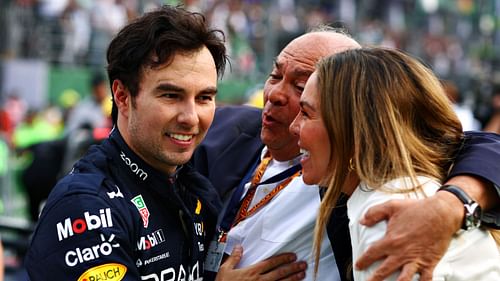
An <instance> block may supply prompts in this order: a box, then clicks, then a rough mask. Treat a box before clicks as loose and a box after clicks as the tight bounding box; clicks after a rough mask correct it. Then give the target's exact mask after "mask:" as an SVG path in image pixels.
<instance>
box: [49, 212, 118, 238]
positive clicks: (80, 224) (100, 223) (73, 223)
mask: <svg viewBox="0 0 500 281" xmlns="http://www.w3.org/2000/svg"><path fill="white" fill-rule="evenodd" d="M112 226H113V220H112V219H111V209H110V208H106V209H99V214H91V213H90V212H85V213H83V218H76V219H73V220H72V219H71V218H66V219H65V220H64V221H63V222H58V223H57V225H56V228H57V237H58V238H59V241H62V240H64V239H66V238H68V237H71V236H73V235H75V234H82V233H84V232H85V231H87V230H94V229H98V228H101V227H102V228H106V227H112Z"/></svg>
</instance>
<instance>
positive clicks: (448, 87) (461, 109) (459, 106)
mask: <svg viewBox="0 0 500 281" xmlns="http://www.w3.org/2000/svg"><path fill="white" fill-rule="evenodd" d="M442 84H443V88H444V91H445V93H446V96H447V97H448V99H449V100H450V101H451V103H452V106H453V110H454V111H455V113H456V114H457V116H458V119H460V122H461V123H462V129H463V130H464V131H478V130H481V122H479V120H477V119H476V117H474V113H473V111H472V108H470V107H469V106H468V105H467V104H464V103H463V102H462V98H461V95H460V91H459V89H458V87H457V86H456V84H455V83H454V82H453V81H451V80H445V81H442Z"/></svg>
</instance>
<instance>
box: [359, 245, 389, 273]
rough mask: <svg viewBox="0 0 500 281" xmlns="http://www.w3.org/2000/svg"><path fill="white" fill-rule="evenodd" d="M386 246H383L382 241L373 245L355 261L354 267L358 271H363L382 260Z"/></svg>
mask: <svg viewBox="0 0 500 281" xmlns="http://www.w3.org/2000/svg"><path fill="white" fill-rule="evenodd" d="M387 246H388V245H385V242H384V240H380V241H377V242H375V243H373V244H372V245H371V246H370V247H369V248H368V249H367V250H366V251H365V252H364V253H363V255H361V256H360V257H359V258H358V259H357V260H356V264H355V267H356V269H358V270H363V269H366V268H367V267H369V266H370V265H372V264H373V263H374V262H376V261H378V260H381V259H384V258H385V257H386V253H385V251H384V249H386V247H387Z"/></svg>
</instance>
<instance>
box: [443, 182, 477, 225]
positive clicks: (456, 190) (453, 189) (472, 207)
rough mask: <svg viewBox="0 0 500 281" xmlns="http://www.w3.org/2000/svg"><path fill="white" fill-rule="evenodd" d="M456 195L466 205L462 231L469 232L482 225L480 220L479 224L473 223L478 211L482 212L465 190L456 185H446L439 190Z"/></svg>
mask: <svg viewBox="0 0 500 281" xmlns="http://www.w3.org/2000/svg"><path fill="white" fill-rule="evenodd" d="M439 190H444V191H448V192H450V193H452V194H453V195H455V196H456V197H457V198H458V199H459V200H460V201H461V202H462V203H463V204H464V212H465V213H464V219H463V221H462V227H461V228H462V229H464V230H469V229H472V228H475V227H477V226H479V225H480V219H479V221H477V222H471V219H473V216H474V212H475V211H476V209H478V211H479V212H480V210H481V207H480V206H479V205H478V204H477V203H476V201H474V200H473V199H472V198H471V197H470V196H469V195H468V194H467V193H466V192H465V191H463V189H461V188H460V187H458V186H456V185H451V184H446V185H443V186H441V187H440V188H439Z"/></svg>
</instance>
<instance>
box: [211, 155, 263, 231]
mask: <svg viewBox="0 0 500 281" xmlns="http://www.w3.org/2000/svg"><path fill="white" fill-rule="evenodd" d="M259 163H260V157H257V159H256V160H255V161H254V163H253V164H252V166H251V167H250V169H249V170H248V172H247V174H246V175H245V177H243V180H242V181H241V182H240V184H239V185H238V186H237V187H236V189H235V190H234V192H233V194H232V195H231V199H230V200H229V202H228V205H227V206H226V208H225V211H224V216H223V217H222V220H221V221H220V223H219V229H220V230H222V231H225V232H227V231H229V229H230V228H231V225H232V224H233V221H234V218H235V217H236V212H237V211H238V208H239V206H240V205H241V201H240V200H241V197H242V196H243V192H244V191H245V185H246V183H247V182H249V181H250V179H251V178H252V176H253V174H254V171H255V170H256V169H257V165H258V164H259Z"/></svg>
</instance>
